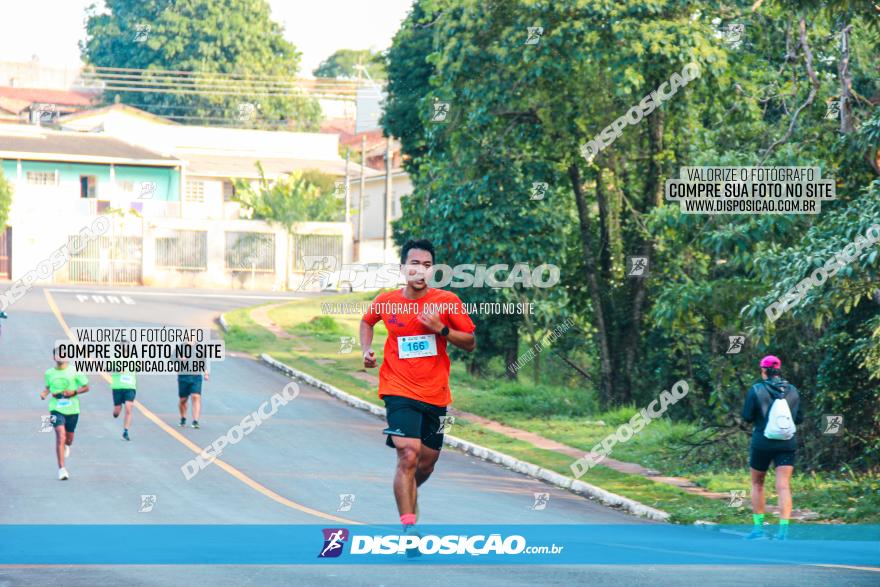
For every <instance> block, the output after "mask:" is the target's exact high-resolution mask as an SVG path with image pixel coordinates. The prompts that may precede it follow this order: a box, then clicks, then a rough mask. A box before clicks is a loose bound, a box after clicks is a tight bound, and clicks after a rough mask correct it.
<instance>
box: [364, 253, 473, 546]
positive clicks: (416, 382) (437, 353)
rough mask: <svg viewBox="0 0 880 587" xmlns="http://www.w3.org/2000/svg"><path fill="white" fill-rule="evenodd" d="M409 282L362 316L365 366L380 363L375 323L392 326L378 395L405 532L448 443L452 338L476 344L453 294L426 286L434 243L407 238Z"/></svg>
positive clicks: (405, 265) (385, 295)
mask: <svg viewBox="0 0 880 587" xmlns="http://www.w3.org/2000/svg"><path fill="white" fill-rule="evenodd" d="M401 263H402V267H401V269H402V271H403V273H404V275H405V277H406V287H405V288H403V289H401V290H396V291H392V292H386V293H382V294H379V296H377V297H376V299H375V300H373V303H372V304H371V305H370V309H369V310H368V311H367V313H366V314H364V317H363V320H362V321H361V330H360V338H361V350H362V351H363V354H364V367H367V368H373V367H375V366H376V354H375V353H374V352H373V349H372V348H370V347H371V345H372V343H373V326H374V325H375V324H376V323H377V322H379V320H382V321H383V322H384V323H385V327H386V328H387V329H388V339H387V340H386V341H385V359H384V361H383V362H382V368H381V369H380V370H379V397H380V398H382V399H383V400H384V401H385V409H386V417H387V419H388V428H386V429H385V430H384V431H383V432H384V433H385V434H387V437H386V444H387V445H388V446H390V447H392V448H395V449H397V471H396V473H395V475H394V498H395V500H396V501H397V510H398V512H399V513H400V521H401V523H402V524H403V527H404V532H408V531H409V530H410V528H411V527H412V526H413V525H415V523H416V513H415V512H416V510H417V505H416V504H417V497H416V494H417V490H416V488H417V487H418V486H420V485H421V484H422V483H424V482H425V481H427V480H428V477H430V476H431V472H432V471H433V470H434V464H435V463H436V462H437V459H438V458H439V456H440V449H441V448H442V447H443V427H444V424H445V418H446V406H448V405H449V404H450V403H452V395H451V394H450V392H449V355H447V354H446V345H447V341H448V342H449V343H452V344H454V345H455V346H457V347H459V348H461V349H464V350H466V351H468V352H470V351H473V350H474V349H475V348H476V346H477V341H476V338H475V337H474V334H473V333H474V330H476V327H475V326H474V323H473V322H472V321H471V319H470V316H468V315H467V313H466V312H465V310H464V306H463V305H462V303H461V300H460V299H459V298H458V296H457V295H455V294H454V293H452V292H448V291H445V290H442V289H432V288H430V287H428V284H427V281H426V280H427V278H428V272H429V271H430V269H431V266H432V265H433V264H434V247H433V245H432V244H431V242H430V241H427V240H417V241H409V242H407V243H406V244H405V245H404V246H403V250H402V251H401Z"/></svg>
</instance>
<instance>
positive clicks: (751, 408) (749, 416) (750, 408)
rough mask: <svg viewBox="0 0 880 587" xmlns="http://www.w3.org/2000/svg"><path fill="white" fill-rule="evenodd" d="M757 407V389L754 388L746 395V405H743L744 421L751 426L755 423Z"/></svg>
mask: <svg viewBox="0 0 880 587" xmlns="http://www.w3.org/2000/svg"><path fill="white" fill-rule="evenodd" d="M756 405H757V397H755V388H754V386H752V387H750V388H749V392H748V394H747V395H746V403H745V404H744V405H743V411H742V419H743V421H745V422H747V423H749V424H751V423H752V422H754V421H755V406H756Z"/></svg>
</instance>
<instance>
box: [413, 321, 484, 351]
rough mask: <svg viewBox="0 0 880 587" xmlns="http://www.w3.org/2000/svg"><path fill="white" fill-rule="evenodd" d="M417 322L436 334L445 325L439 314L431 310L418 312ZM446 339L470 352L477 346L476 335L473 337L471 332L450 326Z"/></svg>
mask: <svg viewBox="0 0 880 587" xmlns="http://www.w3.org/2000/svg"><path fill="white" fill-rule="evenodd" d="M419 322H421V323H422V324H424V325H425V326H426V327H427V328H429V329H431V330H432V331H434V332H435V333H436V334H440V332H441V331H442V330H443V328H444V326H446V324H443V322H442V321H441V320H440V316H438V315H437V314H435V313H432V312H422V313H421V314H419ZM450 322H451V320H450ZM446 340H448V341H449V342H450V343H452V344H454V345H455V346H457V347H458V348H460V349H462V350H465V351H467V352H471V351H472V350H474V349H475V348H477V337H475V336H474V335H473V333H471V332H464V331H463V330H456V329H455V328H452V327H451V326H450V327H449V334H448V335H446Z"/></svg>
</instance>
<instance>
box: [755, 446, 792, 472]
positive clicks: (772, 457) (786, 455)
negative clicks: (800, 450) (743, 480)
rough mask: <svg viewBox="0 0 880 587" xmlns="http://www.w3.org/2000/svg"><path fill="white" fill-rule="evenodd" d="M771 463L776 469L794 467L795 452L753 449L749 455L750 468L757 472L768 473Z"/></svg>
mask: <svg viewBox="0 0 880 587" xmlns="http://www.w3.org/2000/svg"><path fill="white" fill-rule="evenodd" d="M770 461H773V466H775V467H785V466H789V467H793V466H794V451H793V450H767V449H761V448H754V447H753V448H752V450H751V453H750V454H749V466H750V467H751V468H753V469H755V470H756V471H766V470H767V469H768V468H770Z"/></svg>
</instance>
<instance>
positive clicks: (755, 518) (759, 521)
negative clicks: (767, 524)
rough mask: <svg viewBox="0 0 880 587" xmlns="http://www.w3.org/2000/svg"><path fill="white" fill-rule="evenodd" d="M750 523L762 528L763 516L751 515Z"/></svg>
mask: <svg viewBox="0 0 880 587" xmlns="http://www.w3.org/2000/svg"><path fill="white" fill-rule="evenodd" d="M752 523H753V524H755V526H763V525H764V514H752Z"/></svg>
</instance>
